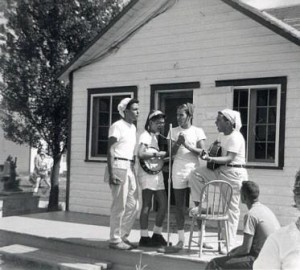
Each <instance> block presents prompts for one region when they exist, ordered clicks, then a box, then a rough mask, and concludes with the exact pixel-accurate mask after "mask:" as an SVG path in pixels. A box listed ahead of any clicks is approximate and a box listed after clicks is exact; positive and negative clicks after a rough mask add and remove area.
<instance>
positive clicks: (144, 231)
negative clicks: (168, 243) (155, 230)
mask: <svg viewBox="0 0 300 270" xmlns="http://www.w3.org/2000/svg"><path fill="white" fill-rule="evenodd" d="M148 236H149V232H148V230H141V237H148Z"/></svg>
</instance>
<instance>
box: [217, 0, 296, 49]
mask: <svg viewBox="0 0 300 270" xmlns="http://www.w3.org/2000/svg"><path fill="white" fill-rule="evenodd" d="M221 1H222V2H224V3H226V4H227V5H229V6H231V7H232V8H234V9H236V10H238V11H240V12H242V13H243V14H245V15H246V16H248V17H250V18H251V19H253V20H255V21H256V22H258V23H260V24H261V25H263V26H265V27H267V28H268V29H270V30H271V31H273V32H275V33H276V34H278V35H280V36H282V37H284V38H286V39H288V40H289V41H291V42H293V43H295V44H296V45H298V46H300V33H298V30H297V29H295V28H293V27H291V26H290V25H288V24H286V23H284V22H283V21H281V20H278V19H277V18H275V17H274V16H272V15H271V14H269V13H267V12H266V11H260V10H258V9H255V8H254V7H252V6H249V5H247V4H245V3H242V2H241V1H240V0H221Z"/></svg>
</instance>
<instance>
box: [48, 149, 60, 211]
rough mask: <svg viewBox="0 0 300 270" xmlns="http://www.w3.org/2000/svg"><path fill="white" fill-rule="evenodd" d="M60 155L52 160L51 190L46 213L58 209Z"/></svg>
mask: <svg viewBox="0 0 300 270" xmlns="http://www.w3.org/2000/svg"><path fill="white" fill-rule="evenodd" d="M60 159H61V154H59V155H56V156H55V157H54V158H53V167H52V172H51V190H50V196H49V203H48V211H58V210H60V209H59V169H60Z"/></svg>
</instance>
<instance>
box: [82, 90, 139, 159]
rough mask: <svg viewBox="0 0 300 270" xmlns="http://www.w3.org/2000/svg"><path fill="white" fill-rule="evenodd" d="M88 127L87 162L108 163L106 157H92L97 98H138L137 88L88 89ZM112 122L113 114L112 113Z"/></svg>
mask: <svg viewBox="0 0 300 270" xmlns="http://www.w3.org/2000/svg"><path fill="white" fill-rule="evenodd" d="M87 95H88V99H87V102H88V104H87V127H86V153H85V161H86V162H107V157H106V156H105V155H101V156H92V148H93V147H95V145H94V142H93V138H92V136H93V123H94V121H93V116H94V104H95V103H94V102H95V98H99V97H101V96H102V97H110V98H111V97H113V96H120V95H124V96H125V95H127V96H128V95H130V96H131V97H132V98H137V86H119V87H105V88H88V89H87ZM110 121H111V112H110Z"/></svg>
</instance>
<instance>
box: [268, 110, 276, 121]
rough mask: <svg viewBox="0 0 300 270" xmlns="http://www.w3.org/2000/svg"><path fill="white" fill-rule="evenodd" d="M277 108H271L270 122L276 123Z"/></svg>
mask: <svg viewBox="0 0 300 270" xmlns="http://www.w3.org/2000/svg"><path fill="white" fill-rule="evenodd" d="M276 113H277V110H276V108H270V109H269V123H276Z"/></svg>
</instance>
